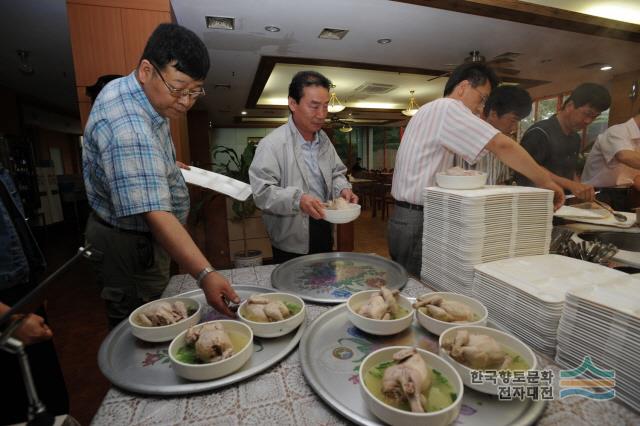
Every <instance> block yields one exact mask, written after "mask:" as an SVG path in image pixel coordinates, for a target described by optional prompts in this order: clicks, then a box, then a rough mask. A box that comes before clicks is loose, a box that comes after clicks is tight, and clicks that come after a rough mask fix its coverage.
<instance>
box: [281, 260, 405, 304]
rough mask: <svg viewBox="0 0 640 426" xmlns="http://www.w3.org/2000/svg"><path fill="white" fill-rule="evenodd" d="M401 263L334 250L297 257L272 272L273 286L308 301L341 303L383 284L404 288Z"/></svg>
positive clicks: (391, 287) (403, 272)
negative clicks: (360, 292) (354, 294)
mask: <svg viewBox="0 0 640 426" xmlns="http://www.w3.org/2000/svg"><path fill="white" fill-rule="evenodd" d="M407 279H408V277H407V271H406V270H405V269H404V267H402V265H400V264H398V263H396V262H394V261H392V260H389V259H386V258H384V257H381V256H378V255H374V254H365V253H352V252H331V253H318V254H310V255H307V256H301V257H297V258H295V259H291V260H289V261H287V262H285V263H282V264H280V265H279V266H278V267H276V268H275V269H274V270H273V272H272V273H271V285H272V286H273V287H274V288H277V289H278V290H280V291H283V292H286V293H293V294H295V295H297V296H299V297H301V298H302V299H304V300H306V301H308V302H316V303H342V302H344V301H346V300H347V299H348V298H349V297H350V296H351V295H352V294H353V293H357V292H359V291H363V290H374V289H377V288H380V287H381V286H383V285H384V286H386V287H387V288H390V289H401V288H402V287H404V286H405V284H406V283H407Z"/></svg>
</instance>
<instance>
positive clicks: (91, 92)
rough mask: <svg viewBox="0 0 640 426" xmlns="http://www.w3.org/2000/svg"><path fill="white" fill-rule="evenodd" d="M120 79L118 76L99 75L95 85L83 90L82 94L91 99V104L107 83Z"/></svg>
mask: <svg viewBox="0 0 640 426" xmlns="http://www.w3.org/2000/svg"><path fill="white" fill-rule="evenodd" d="M120 77H123V76H122V75H120V74H106V75H101V76H100V77H98V80H97V81H96V82H95V84H94V85H93V86H87V88H86V89H84V92H85V93H86V94H87V96H88V97H89V98H90V99H91V103H94V102H95V101H96V98H97V97H98V95H99V94H100V92H101V91H102V89H104V86H106V85H107V83H109V82H110V81H111V80H115V79H116V78H120Z"/></svg>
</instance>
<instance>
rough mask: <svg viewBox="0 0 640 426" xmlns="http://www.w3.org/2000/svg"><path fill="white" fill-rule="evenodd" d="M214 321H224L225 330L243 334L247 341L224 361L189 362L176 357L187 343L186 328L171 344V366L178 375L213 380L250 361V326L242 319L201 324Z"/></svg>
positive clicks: (251, 344) (251, 348)
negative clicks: (241, 320)
mask: <svg viewBox="0 0 640 426" xmlns="http://www.w3.org/2000/svg"><path fill="white" fill-rule="evenodd" d="M214 322H219V323H222V325H223V326H224V330H225V331H226V332H227V333H238V334H242V335H243V336H244V337H245V338H246V339H247V343H246V344H245V345H244V346H243V347H242V349H240V350H239V351H238V352H236V353H235V354H233V355H232V356H231V357H229V358H227V359H223V360H222V361H216V362H209V363H207V364H187V363H185V362H182V361H179V360H178V359H177V358H176V354H177V353H178V350H179V349H180V348H182V347H183V346H184V345H185V336H186V334H187V331H188V330H185V331H183V332H182V333H180V334H179V335H178V336H176V338H175V339H173V341H172V342H171V344H170V345H169V359H170V360H171V366H172V368H173V371H175V373H176V374H177V375H178V376H180V377H184V378H185V379H188V380H197V381H202V380H213V379H217V378H218V377H222V376H227V375H229V374H231V373H233V372H235V371H237V370H239V369H240V367H242V366H243V365H244V364H245V363H246V362H247V361H249V358H251V355H253V332H252V331H251V329H250V328H249V326H247V325H246V324H244V323H241V322H240V321H233V320H216V321H209V322H204V323H202V324H200V325H204V324H210V323H214Z"/></svg>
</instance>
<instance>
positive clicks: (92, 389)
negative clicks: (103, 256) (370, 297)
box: [38, 210, 389, 425]
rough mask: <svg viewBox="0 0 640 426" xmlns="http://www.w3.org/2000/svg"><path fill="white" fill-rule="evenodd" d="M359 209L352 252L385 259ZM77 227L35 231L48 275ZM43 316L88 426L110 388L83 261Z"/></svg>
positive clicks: (377, 227) (96, 302)
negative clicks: (100, 355)
mask: <svg viewBox="0 0 640 426" xmlns="http://www.w3.org/2000/svg"><path fill="white" fill-rule="evenodd" d="M379 213H380V212H379V211H378V215H377V216H376V217H371V210H364V211H363V212H362V214H361V216H360V217H359V218H358V220H357V221H356V222H355V231H354V232H355V241H354V246H355V250H354V251H356V252H361V253H376V254H378V255H381V256H385V257H388V256H389V252H388V249H387V242H386V228H387V222H386V221H383V220H382V218H381V217H380V214H379ZM78 228H79V227H78V226H77V224H61V225H59V226H55V227H49V228H47V230H46V233H44V232H39V233H38V239H39V240H40V241H41V245H42V249H43V251H44V253H45V256H46V258H47V261H48V264H49V268H48V271H49V272H53V271H54V270H55V269H57V268H58V267H59V266H60V265H62V264H63V263H64V262H65V261H66V260H68V259H69V258H70V257H72V256H73V255H74V254H75V253H76V251H77V249H78V247H80V246H81V241H82V240H81V236H80V235H81V234H80V231H79V229H78ZM50 289H51V290H50V292H49V295H48V304H47V312H48V315H49V321H50V323H51V326H52V329H53V330H54V341H55V345H56V348H57V350H58V354H59V357H60V362H61V364H62V369H63V372H64V376H65V380H66V383H67V389H68V392H69V397H70V414H71V415H72V416H73V417H74V418H75V419H76V420H78V421H79V422H80V424H82V425H88V424H89V423H90V422H91V419H92V418H93V416H94V414H95V413H96V411H97V410H98V407H99V406H100V403H101V401H102V399H103V398H104V395H105V394H106V392H107V390H108V389H109V387H110V384H109V382H108V381H107V379H106V378H105V377H104V376H102V374H101V373H100V370H99V369H98V363H97V354H98V350H99V348H100V344H101V343H102V341H103V339H104V338H105V336H106V335H107V333H108V330H107V326H106V316H105V313H104V308H103V304H102V301H101V300H100V298H99V289H98V286H97V284H96V282H95V279H94V276H93V272H92V270H91V268H90V265H89V264H88V263H87V262H86V261H84V260H83V261H80V262H78V263H76V264H74V265H73V266H72V267H71V268H70V269H69V270H68V272H66V273H65V274H64V275H63V276H62V277H61V278H60V279H59V280H57V282H56V283H53V284H52V285H51V287H50Z"/></svg>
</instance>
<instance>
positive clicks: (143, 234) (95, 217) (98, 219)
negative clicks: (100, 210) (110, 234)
mask: <svg viewBox="0 0 640 426" xmlns="http://www.w3.org/2000/svg"><path fill="white" fill-rule="evenodd" d="M91 217H92V218H93V220H95V221H96V222H98V223H99V224H100V225H102V226H106V227H107V228H111V229H113V230H114V231H118V232H122V233H123V234H131V235H138V236H140V237H150V236H151V232H144V231H134V230H131V229H123V228H118V227H117V226H114V225H112V224H110V223H109V222H107V221H106V220H104V219H102V218H101V217H100V216H98V215H97V214H95V213H91Z"/></svg>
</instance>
